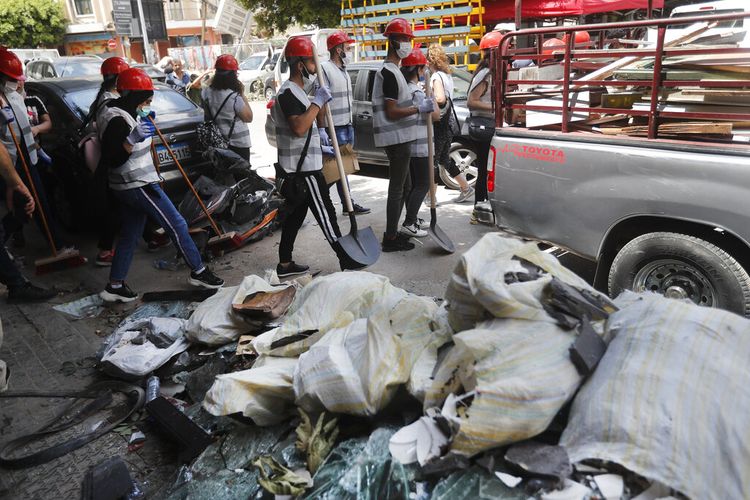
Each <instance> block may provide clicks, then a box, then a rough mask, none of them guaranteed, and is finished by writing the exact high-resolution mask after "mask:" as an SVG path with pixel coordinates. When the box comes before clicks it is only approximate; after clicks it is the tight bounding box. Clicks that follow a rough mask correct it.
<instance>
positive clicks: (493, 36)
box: [479, 31, 503, 50]
mask: <svg viewBox="0 0 750 500" xmlns="http://www.w3.org/2000/svg"><path fill="white" fill-rule="evenodd" d="M502 37H503V33H500V32H499V31H490V32H489V33H487V34H486V35H484V36H483V37H482V39H481V40H480V41H479V50H484V49H494V48H495V47H497V46H498V45H500V39H501V38H502Z"/></svg>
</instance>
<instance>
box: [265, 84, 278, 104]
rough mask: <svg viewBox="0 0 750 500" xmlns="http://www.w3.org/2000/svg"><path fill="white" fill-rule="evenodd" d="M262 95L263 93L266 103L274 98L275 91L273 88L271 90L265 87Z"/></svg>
mask: <svg viewBox="0 0 750 500" xmlns="http://www.w3.org/2000/svg"><path fill="white" fill-rule="evenodd" d="M264 93H265V96H266V102H268V101H270V100H271V99H273V96H274V94H276V91H275V90H274V89H273V88H271V87H266V90H265V92H264Z"/></svg>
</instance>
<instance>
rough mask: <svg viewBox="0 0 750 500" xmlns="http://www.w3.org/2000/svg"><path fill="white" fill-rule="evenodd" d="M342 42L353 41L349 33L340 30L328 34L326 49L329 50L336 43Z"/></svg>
mask: <svg viewBox="0 0 750 500" xmlns="http://www.w3.org/2000/svg"><path fill="white" fill-rule="evenodd" d="M342 43H354V40H352V39H351V38H349V35H347V34H346V33H344V32H343V31H340V30H339V31H335V32H333V33H331V34H330V35H328V40H326V45H327V46H328V50H331V49H332V48H334V47H335V46H336V45H341V44H342Z"/></svg>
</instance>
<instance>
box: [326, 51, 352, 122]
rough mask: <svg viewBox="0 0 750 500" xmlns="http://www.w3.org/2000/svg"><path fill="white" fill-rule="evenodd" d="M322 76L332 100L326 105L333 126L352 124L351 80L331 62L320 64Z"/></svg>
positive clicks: (341, 69)
mask: <svg viewBox="0 0 750 500" xmlns="http://www.w3.org/2000/svg"><path fill="white" fill-rule="evenodd" d="M322 66H323V76H325V79H326V80H327V81H328V87H329V88H330V89H331V95H332V96H333V100H331V102H329V103H328V107H329V108H330V110H331V115H332V116H333V124H334V126H336V127H342V126H345V125H349V124H350V123H352V80H351V78H349V73H347V72H346V70H345V69H344V68H339V67H338V66H337V65H336V63H334V62H333V61H326V62H324V63H323V64H322Z"/></svg>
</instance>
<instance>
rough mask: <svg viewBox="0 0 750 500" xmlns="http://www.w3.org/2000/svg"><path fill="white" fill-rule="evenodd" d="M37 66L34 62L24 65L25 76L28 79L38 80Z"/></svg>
mask: <svg viewBox="0 0 750 500" xmlns="http://www.w3.org/2000/svg"><path fill="white" fill-rule="evenodd" d="M38 68H39V65H38V64H37V63H35V62H30V63H28V64H27V65H26V74H27V75H28V77H29V78H31V79H34V80H38V79H39V78H40V76H39V71H38Z"/></svg>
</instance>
